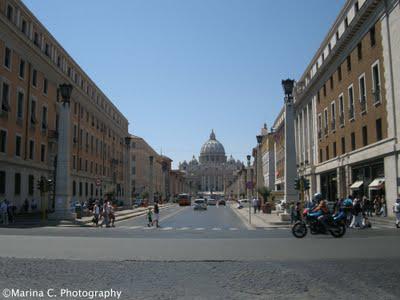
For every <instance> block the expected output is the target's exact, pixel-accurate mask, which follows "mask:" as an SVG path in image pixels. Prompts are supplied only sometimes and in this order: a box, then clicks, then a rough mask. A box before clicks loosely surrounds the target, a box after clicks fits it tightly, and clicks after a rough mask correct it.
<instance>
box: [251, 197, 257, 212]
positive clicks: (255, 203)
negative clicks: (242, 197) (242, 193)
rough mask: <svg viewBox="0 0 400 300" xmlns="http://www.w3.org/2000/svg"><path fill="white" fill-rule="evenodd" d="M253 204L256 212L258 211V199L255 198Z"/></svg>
mask: <svg viewBox="0 0 400 300" xmlns="http://www.w3.org/2000/svg"><path fill="white" fill-rule="evenodd" d="M251 204H252V205H253V209H254V214H255V213H257V199H256V198H253V200H252V202H251Z"/></svg>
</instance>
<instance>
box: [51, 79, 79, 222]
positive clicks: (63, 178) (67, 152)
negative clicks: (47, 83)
mask: <svg viewBox="0 0 400 300" xmlns="http://www.w3.org/2000/svg"><path fill="white" fill-rule="evenodd" d="M57 92H58V93H57V94H58V96H61V101H60V103H61V104H62V105H59V106H58V108H59V109H58V111H59V123H58V124H59V125H58V126H59V128H58V148H57V170H56V182H57V185H56V196H55V203H54V213H52V214H50V215H49V219H56V220H74V219H75V213H72V212H71V211H70V209H71V196H72V195H71V117H70V101H71V94H72V85H71V84H66V83H64V84H61V85H60V86H59V88H58V91H57Z"/></svg>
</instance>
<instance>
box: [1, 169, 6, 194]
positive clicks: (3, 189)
mask: <svg viewBox="0 0 400 300" xmlns="http://www.w3.org/2000/svg"><path fill="white" fill-rule="evenodd" d="M5 193H6V172H4V171H0V194H5Z"/></svg>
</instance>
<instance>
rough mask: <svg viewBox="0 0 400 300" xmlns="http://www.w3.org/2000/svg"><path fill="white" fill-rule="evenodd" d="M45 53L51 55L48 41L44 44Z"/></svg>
mask: <svg viewBox="0 0 400 300" xmlns="http://www.w3.org/2000/svg"><path fill="white" fill-rule="evenodd" d="M44 54H46V56H50V45H49V44H47V43H46V45H45V46H44Z"/></svg>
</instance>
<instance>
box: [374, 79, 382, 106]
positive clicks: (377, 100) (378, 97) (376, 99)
mask: <svg viewBox="0 0 400 300" xmlns="http://www.w3.org/2000/svg"><path fill="white" fill-rule="evenodd" d="M372 95H374V105H378V104H380V103H381V88H380V85H379V84H377V85H376V86H375V89H374V90H372Z"/></svg>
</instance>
